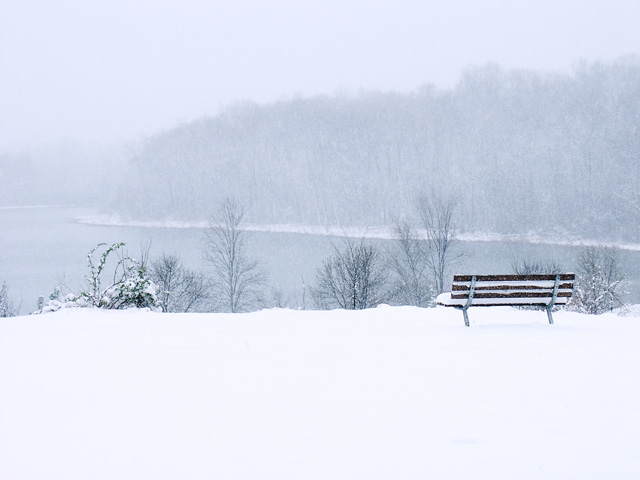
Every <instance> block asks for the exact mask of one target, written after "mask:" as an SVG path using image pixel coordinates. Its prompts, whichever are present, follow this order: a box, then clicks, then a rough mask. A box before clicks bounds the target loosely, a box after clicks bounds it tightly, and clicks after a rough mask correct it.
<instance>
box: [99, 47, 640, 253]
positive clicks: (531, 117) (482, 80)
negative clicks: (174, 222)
mask: <svg viewBox="0 0 640 480" xmlns="http://www.w3.org/2000/svg"><path fill="white" fill-rule="evenodd" d="M114 174H115V175H117V177H118V182H114V184H115V186H113V187H111V188H112V191H111V195H110V196H109V198H110V201H109V207H110V208H111V209H113V210H114V211H116V212H118V213H120V214H121V215H123V216H128V217H131V218H136V219H185V220H193V219H198V220H204V219H207V218H208V217H209V215H210V214H211V211H212V209H213V208H214V206H215V205H216V204H218V203H219V202H220V200H221V199H223V198H226V197H230V196H232V197H234V198H238V199H240V200H241V201H243V202H244V203H245V204H246V205H248V206H249V212H250V220H251V221H252V222H255V223H306V224H318V225H341V226H347V225H354V226H355V225H360V226H379V225H391V224H392V223H393V221H394V219H397V218H399V217H404V216H411V215H412V214H414V212H415V208H416V202H417V200H418V199H419V198H421V197H423V196H425V195H431V194H442V193H445V194H446V195H447V196H453V197H455V198H456V199H457V203H458V209H459V211H458V218H459V228H460V229H461V230H462V231H467V232H491V233H502V234H527V233H542V234H547V235H552V236H556V237H563V238H591V239H594V238H595V239H598V240H599V241H610V240H617V241H620V240H624V241H637V240H638V239H640V235H639V233H640V232H639V231H638V222H637V218H638V214H639V213H640V59H639V58H638V57H625V58H620V59H618V60H617V61H615V62H610V63H601V62H596V63H586V62H582V63H578V64H576V65H575V66H574V67H573V69H572V70H571V71H570V72H568V73H559V72H555V73H554V72H538V71H526V70H523V71H519V70H518V71H506V70H504V69H502V68H500V67H499V66H497V65H492V64H489V65H485V66H481V67H475V68H470V69H468V70H467V71H465V73H464V74H463V75H462V77H461V78H460V80H459V82H458V84H457V85H456V87H455V88H452V89H438V88H436V87H434V86H431V85H425V86H424V87H422V88H420V89H419V90H418V91H415V92H413V93H408V94H403V93H384V92H360V93H357V94H350V95H348V94H344V95H334V96H316V97H310V98H293V99H288V100H282V101H280V102H277V103H273V104H267V105H258V104H253V103H243V104H237V105H234V106H231V107H228V108H226V109H224V111H222V112H221V113H219V114H217V115H215V116H209V117H203V118H200V119H197V120H195V121H192V122H189V123H185V124H182V125H179V126H177V127H175V128H172V129H169V130H166V131H163V132H160V133H157V134H156V135H154V136H152V137H149V138H146V139H144V140H142V141H140V142H138V143H136V144H135V145H133V146H132V147H131V149H130V151H129V153H128V162H127V164H126V168H125V167H123V168H122V169H119V170H118V171H116V172H114Z"/></svg>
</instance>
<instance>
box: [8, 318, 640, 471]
mask: <svg viewBox="0 0 640 480" xmlns="http://www.w3.org/2000/svg"><path fill="white" fill-rule="evenodd" d="M469 315H470V318H471V327H470V328H466V327H464V324H463V320H462V314H461V313H460V312H459V311H455V310H453V309H446V308H443V307H440V308H437V309H430V310H423V309H417V308H408V307H407V308H392V307H380V308H377V309H373V310H368V311H361V312H346V311H333V312H312V311H307V312H297V311H289V310H266V311H262V312H257V313H252V314H244V315H223V314H183V315H168V314H164V315H163V314H158V313H151V312H144V311H125V312H106V311H96V310H84V311H81V310H75V311H61V312H58V313H55V314H49V315H41V316H30V317H18V318H11V319H0V479H3V480H19V479H30V480H47V479H60V480H71V479H91V480H98V479H105V480H107V479H108V480H113V479H119V480H121V479H136V480H143V479H154V480H155V479H255V480H265V479H278V480H281V479H296V480H299V479H323V480H324V479H331V480H336V479H394V480H400V479H448V478H454V479H472V478H473V479H505V480H506V479H509V480H512V479H519V480H521V479H581V480H584V479H603V478H611V479H637V478H640V453H639V452H640V348H639V347H640V318H637V317H618V316H614V315H602V316H598V317H589V316H583V315H579V314H572V313H565V312H558V313H556V314H555V315H554V319H555V322H556V324H555V325H553V326H550V325H548V324H547V323H546V322H547V319H546V314H545V313H544V312H540V311H534V312H531V311H517V310H513V309H509V308H505V309H501V308H490V309H478V308H476V309H473V308H472V309H471V310H470V311H469Z"/></svg>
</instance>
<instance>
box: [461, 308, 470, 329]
mask: <svg viewBox="0 0 640 480" xmlns="http://www.w3.org/2000/svg"><path fill="white" fill-rule="evenodd" d="M462 315H463V316H464V325H465V326H466V327H468V326H469V315H467V309H466V308H463V309H462Z"/></svg>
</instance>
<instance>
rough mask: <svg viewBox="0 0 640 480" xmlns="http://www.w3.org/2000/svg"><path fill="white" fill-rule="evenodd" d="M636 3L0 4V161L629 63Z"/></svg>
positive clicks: (191, 0)
mask: <svg viewBox="0 0 640 480" xmlns="http://www.w3.org/2000/svg"><path fill="white" fill-rule="evenodd" d="M639 25H640V1H638V0H598V1H590V0H570V1H564V2H563V1H562V0H536V1H521V2H519V1H517V0H504V1H502V0H483V1H482V2H479V1H477V0H459V1H456V0H449V1H443V2H433V1H432V2H429V1H427V0H388V1H387V0H354V1H349V0H322V1H316V0H312V1H304V0H269V1H258V0H233V1H232V0H226V1H216V0H210V1H205V0H175V1H173V0H151V1H148V0H135V1H134V0H95V1H92V0H0V153H1V152H3V151H8V150H13V151H15V150H21V149H30V148H33V147H36V146H39V145H41V144H46V143H51V142H59V141H81V142H103V143H110V142H124V141H128V140H134V139H136V138H140V137H141V136H144V135H147V134H151V133H154V132H156V131H158V130H160V129H163V128H170V127H172V126H174V125H176V124H177V123H179V122H183V121H189V120H192V119H195V118H197V117H199V116H202V115H205V114H215V113H216V112H217V111H219V109H220V108H221V107H223V106H225V105H228V104H231V103H234V102H237V101H242V100H253V101H257V102H271V101H275V100H278V99H280V98H289V97H291V96H294V95H305V96H309V95H314V94H318V93H328V94H332V93H336V92H339V91H352V92H357V91H358V90H359V89H360V88H364V89H377V90H397V91H403V92H406V91H411V90H414V89H416V88H418V87H419V86H420V85H423V84H425V83H434V84H436V85H438V86H441V87H450V86H454V85H455V82H456V81H457V79H458V78H459V76H460V74H461V72H462V71H463V70H464V68H466V67H468V66H472V65H483V64H485V63H487V62H496V63H498V64H500V65H502V66H503V67H504V68H516V67H517V68H533V69H538V70H562V71H567V70H569V69H570V68H571V66H572V65H573V64H574V63H575V62H576V61H577V60H579V59H586V60H589V61H593V60H598V59H600V60H612V59H615V58H617V57H620V56H623V55H629V54H640V27H639Z"/></svg>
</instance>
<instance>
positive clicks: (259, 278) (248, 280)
mask: <svg viewBox="0 0 640 480" xmlns="http://www.w3.org/2000/svg"><path fill="white" fill-rule="evenodd" d="M245 217H246V209H245V208H244V207H243V206H242V205H241V204H239V203H237V202H236V201H235V200H233V199H229V198H227V199H225V200H224V201H223V202H222V204H221V205H220V207H219V208H218V211H217V213H216V214H215V215H214V216H213V217H212V219H211V223H210V226H209V228H208V230H207V232H206V235H205V251H204V258H205V260H207V261H208V262H209V263H210V264H211V269H212V279H211V283H212V294H213V298H214V301H216V302H217V303H218V304H219V307H218V308H220V309H221V310H222V311H227V312H233V313H235V312H241V311H246V310H249V309H251V308H253V307H256V306H257V305H259V304H260V297H261V295H262V289H263V287H264V285H265V283H266V275H265V274H264V272H263V271H262V269H261V267H260V264H259V262H257V261H256V260H253V259H251V258H249V256H248V255H247V240H248V233H247V231H246V224H245Z"/></svg>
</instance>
